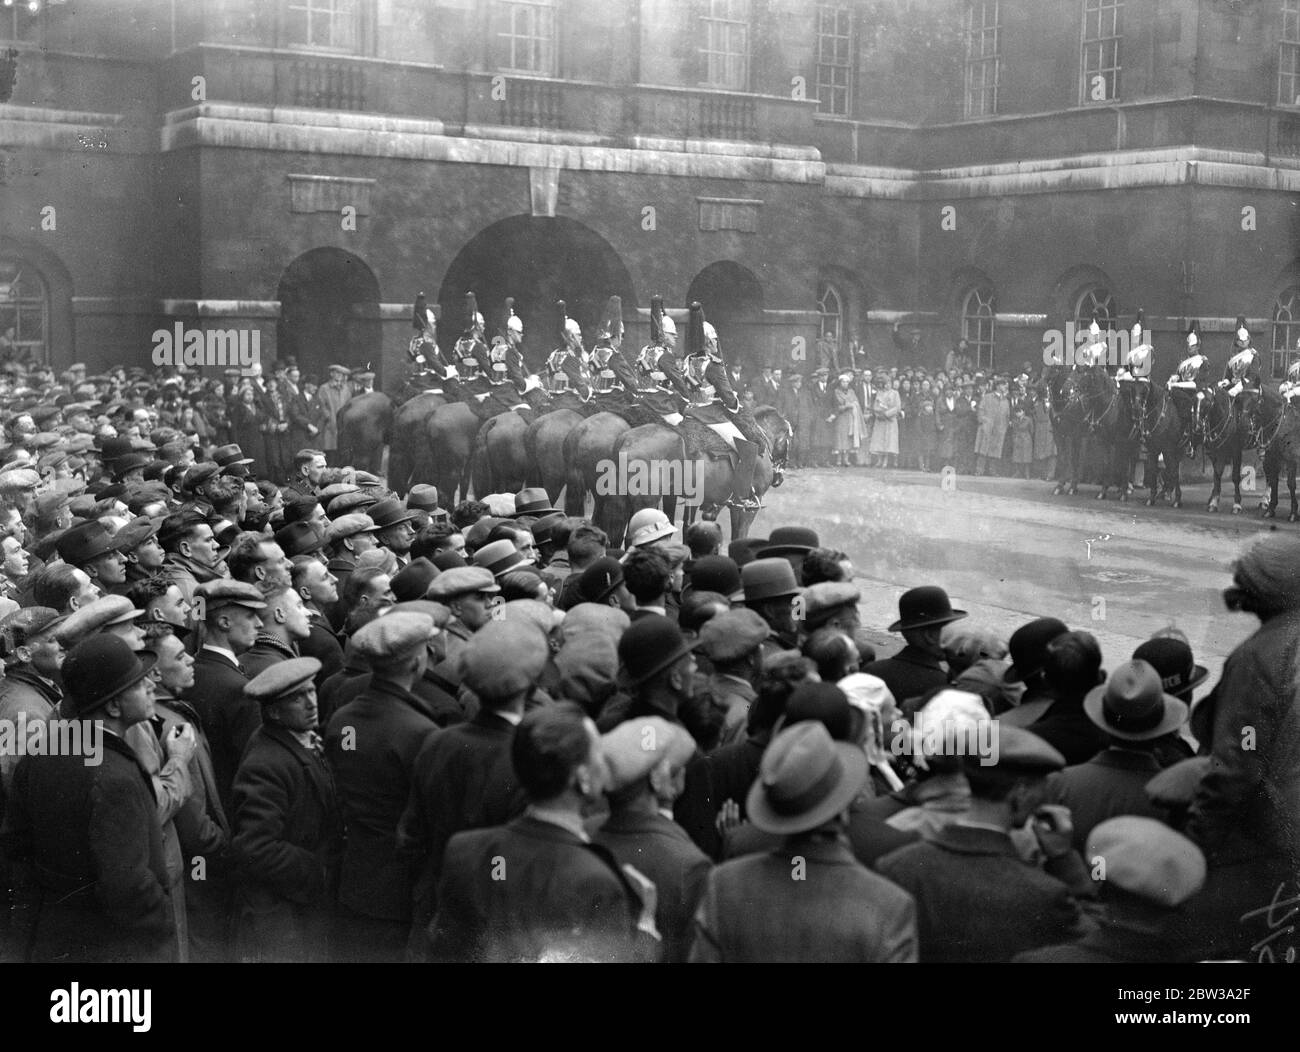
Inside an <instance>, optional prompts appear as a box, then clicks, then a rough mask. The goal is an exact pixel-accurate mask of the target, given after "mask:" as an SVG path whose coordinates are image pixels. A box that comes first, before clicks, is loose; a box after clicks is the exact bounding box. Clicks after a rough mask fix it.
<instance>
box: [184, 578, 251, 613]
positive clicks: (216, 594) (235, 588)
mask: <svg viewBox="0 0 1300 1052" xmlns="http://www.w3.org/2000/svg"><path fill="white" fill-rule="evenodd" d="M194 594H195V596H196V597H197V598H199V599H202V600H203V603H204V605H205V606H206V608H207V612H208V613H212V611H213V610H220V609H221V608H222V607H225V606H246V607H248V609H250V610H265V609H266V602H265V600H263V598H262V593H261V592H260V591H259V590H258V589H257V586H256V585H251V584H246V583H245V582H243V581H232V580H230V579H229V578H228V577H219V578H217V579H216V580H215V581H204V582H203V583H202V584H201V585H199V586H198V588H196V589H195V591H194Z"/></svg>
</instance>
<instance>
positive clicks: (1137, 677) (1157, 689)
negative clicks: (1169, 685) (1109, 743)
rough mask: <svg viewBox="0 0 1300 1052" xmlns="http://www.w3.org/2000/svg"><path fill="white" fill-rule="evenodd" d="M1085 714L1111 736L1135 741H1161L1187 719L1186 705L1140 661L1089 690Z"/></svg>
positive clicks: (1084, 701)
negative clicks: (1166, 689) (1165, 687)
mask: <svg viewBox="0 0 1300 1052" xmlns="http://www.w3.org/2000/svg"><path fill="white" fill-rule="evenodd" d="M1083 712H1084V715H1086V716H1087V717H1088V719H1090V720H1092V722H1093V723H1095V724H1096V725H1097V726H1098V727H1100V728H1101V729H1102V730H1104V731H1105V732H1106V733H1107V734H1109V735H1111V736H1112V737H1115V738H1123V739H1124V740H1125V741H1136V742H1140V741H1149V740H1150V739H1152V738H1161V737H1163V736H1164V735H1166V734H1169V733H1170V732H1171V731H1176V730H1177V729H1178V728H1179V727H1181V726H1182V725H1183V723H1184V722H1186V720H1187V705H1186V704H1185V703H1184V702H1182V701H1179V700H1178V699H1177V698H1175V697H1174V696H1173V695H1172V694H1166V693H1165V692H1164V690H1163V689H1162V688H1161V686H1160V673H1159V672H1157V671H1156V670H1155V668H1154V667H1153V666H1152V665H1150V664H1148V663H1147V662H1145V661H1143V660H1141V659H1140V658H1139V659H1138V660H1135V661H1126V662H1125V663H1124V664H1122V665H1120V666H1119V668H1117V669H1115V671H1114V672H1112V673H1111V674H1110V678H1109V679H1107V680H1106V682H1105V683H1103V684H1101V685H1100V686H1097V687H1094V688H1093V689H1092V690H1090V691H1088V693H1087V694H1086V695H1085V696H1084V699H1083Z"/></svg>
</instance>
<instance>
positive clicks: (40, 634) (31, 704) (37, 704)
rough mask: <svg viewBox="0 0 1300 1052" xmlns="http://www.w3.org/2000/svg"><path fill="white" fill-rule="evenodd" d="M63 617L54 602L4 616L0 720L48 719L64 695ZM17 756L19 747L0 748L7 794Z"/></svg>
mask: <svg viewBox="0 0 1300 1052" xmlns="http://www.w3.org/2000/svg"><path fill="white" fill-rule="evenodd" d="M63 620H64V618H63V617H61V616H60V615H59V613H58V611H56V610H53V609H51V608H50V607H47V606H28V607H24V608H23V609H21V610H19V611H17V612H16V613H12V614H10V615H9V616H8V617H6V618H5V619H4V620H3V621H0V653H2V654H3V656H4V663H5V674H4V679H3V680H0V725H4V726H11V727H17V726H19V724H21V723H22V722H24V721H25V722H27V723H36V722H38V721H45V720H47V719H49V718H50V716H52V715H53V714H54V712H55V709H56V708H57V707H58V704H59V702H60V701H62V700H63V690H62V688H61V687H60V686H59V683H58V676H59V669H60V667H61V666H62V665H63V656H64V651H63V644H62V643H60V642H59V639H58V634H57V630H58V628H59V626H60V625H61V624H62V622H63ZM19 759H21V755H20V754H19V753H18V752H17V751H10V750H0V790H4V794H7V793H8V790H9V789H10V788H11V786H12V780H13V772H14V768H16V767H17V766H18V761H19ZM0 799H3V795H0ZM0 814H2V812H0Z"/></svg>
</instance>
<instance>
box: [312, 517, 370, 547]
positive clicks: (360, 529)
mask: <svg viewBox="0 0 1300 1052" xmlns="http://www.w3.org/2000/svg"><path fill="white" fill-rule="evenodd" d="M378 529H379V527H378V526H376V525H375V520H374V519H372V518H371V517H370V516H369V515H363V514H362V513H361V512H353V513H352V514H351V515H340V516H339V517H338V518H337V519H335V520H334V521H333V522H331V523H330V524H329V527H328V528H327V529H326V530H325V542H326V543H327V544H335V543H337V542H338V541H341V540H343V539H344V538H345V537H355V536H356V535H357V534H358V533H375V532H377V531H378Z"/></svg>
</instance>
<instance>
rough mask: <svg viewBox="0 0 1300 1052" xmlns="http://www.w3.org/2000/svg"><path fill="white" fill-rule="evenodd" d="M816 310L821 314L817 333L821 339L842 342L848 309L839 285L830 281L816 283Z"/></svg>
mask: <svg viewBox="0 0 1300 1052" xmlns="http://www.w3.org/2000/svg"><path fill="white" fill-rule="evenodd" d="M817 311H818V313H819V314H820V315H821V324H820V325H819V326H818V328H817V334H818V335H819V336H821V337H822V338H823V339H827V340H834V341H835V342H836V343H843V342H844V336H845V328H846V326H847V324H848V310H847V307H846V305H845V302H844V294H843V293H842V292H840V290H839V286H837V285H835V284H834V283H833V282H830V281H820V282H818V283H817Z"/></svg>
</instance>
